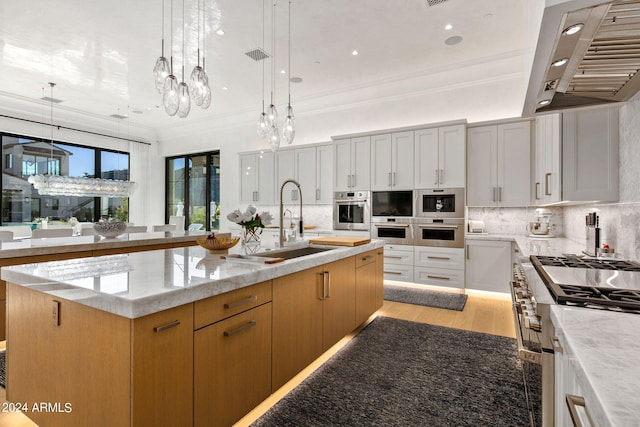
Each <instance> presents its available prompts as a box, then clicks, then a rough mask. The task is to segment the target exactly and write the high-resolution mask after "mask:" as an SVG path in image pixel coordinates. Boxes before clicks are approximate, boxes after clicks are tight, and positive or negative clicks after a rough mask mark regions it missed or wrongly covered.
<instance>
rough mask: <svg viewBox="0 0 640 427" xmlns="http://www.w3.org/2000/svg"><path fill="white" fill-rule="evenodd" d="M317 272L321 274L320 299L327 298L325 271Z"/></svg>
mask: <svg viewBox="0 0 640 427" xmlns="http://www.w3.org/2000/svg"><path fill="white" fill-rule="evenodd" d="M319 274H321V275H322V296H321V297H320V299H321V300H325V299H327V275H326V274H325V272H322V273H319Z"/></svg>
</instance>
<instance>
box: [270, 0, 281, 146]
mask: <svg viewBox="0 0 640 427" xmlns="http://www.w3.org/2000/svg"><path fill="white" fill-rule="evenodd" d="M271 22H272V25H271V40H272V41H271V51H272V52H273V57H272V58H271V105H270V106H269V110H268V111H267V123H268V124H269V146H270V147H271V151H273V152H275V151H278V148H280V132H279V131H278V110H276V106H275V104H274V92H275V86H276V78H275V75H276V2H275V1H274V2H273V14H272V16H271Z"/></svg>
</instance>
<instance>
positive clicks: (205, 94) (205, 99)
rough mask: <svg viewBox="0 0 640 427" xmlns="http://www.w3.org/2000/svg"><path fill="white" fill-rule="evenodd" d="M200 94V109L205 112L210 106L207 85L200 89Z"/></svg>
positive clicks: (209, 91)
mask: <svg viewBox="0 0 640 427" xmlns="http://www.w3.org/2000/svg"><path fill="white" fill-rule="evenodd" d="M202 92H203V94H202V104H200V107H202V109H203V110H206V109H207V108H209V106H210V105H211V88H210V87H209V85H206V86H205V87H204V88H203V89H202Z"/></svg>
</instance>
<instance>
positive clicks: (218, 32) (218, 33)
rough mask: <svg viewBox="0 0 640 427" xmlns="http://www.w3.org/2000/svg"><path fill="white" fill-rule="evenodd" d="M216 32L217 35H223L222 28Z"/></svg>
mask: <svg viewBox="0 0 640 427" xmlns="http://www.w3.org/2000/svg"><path fill="white" fill-rule="evenodd" d="M216 34H217V35H219V36H224V30H217V31H216Z"/></svg>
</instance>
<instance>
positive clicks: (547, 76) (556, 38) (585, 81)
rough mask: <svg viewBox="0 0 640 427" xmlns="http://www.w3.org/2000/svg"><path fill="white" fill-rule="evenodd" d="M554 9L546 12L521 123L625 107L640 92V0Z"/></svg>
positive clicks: (583, 2) (586, 1)
mask: <svg viewBox="0 0 640 427" xmlns="http://www.w3.org/2000/svg"><path fill="white" fill-rule="evenodd" d="M555 3H556V4H555V5H554V6H548V7H546V8H545V9H544V14H543V17H542V24H541V27H540V34H539V37H538V44H537V47H536V52H535V57H534V62H533V67H532V72H531V77H530V80H529V86H528V89H527V96H526V100H525V105H524V109H523V117H530V116H532V115H534V114H535V113H541V112H545V111H552V110H560V109H566V108H577V107H583V106H592V105H603V104H608V103H615V102H624V101H627V100H628V99H630V98H631V97H632V96H633V95H635V94H636V93H637V92H638V90H640V75H639V74H640V73H638V71H639V70H640V0H615V1H608V2H603V1H602V0H571V1H564V2H562V1H561V2H558V1H555ZM547 4H549V1H547Z"/></svg>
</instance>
